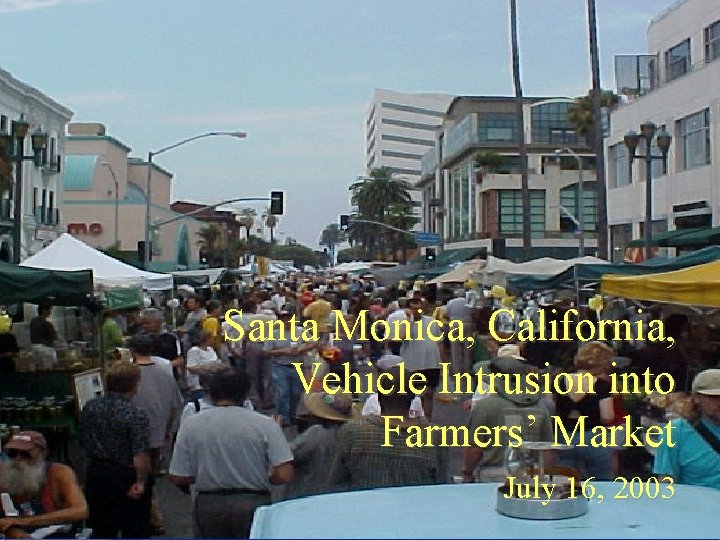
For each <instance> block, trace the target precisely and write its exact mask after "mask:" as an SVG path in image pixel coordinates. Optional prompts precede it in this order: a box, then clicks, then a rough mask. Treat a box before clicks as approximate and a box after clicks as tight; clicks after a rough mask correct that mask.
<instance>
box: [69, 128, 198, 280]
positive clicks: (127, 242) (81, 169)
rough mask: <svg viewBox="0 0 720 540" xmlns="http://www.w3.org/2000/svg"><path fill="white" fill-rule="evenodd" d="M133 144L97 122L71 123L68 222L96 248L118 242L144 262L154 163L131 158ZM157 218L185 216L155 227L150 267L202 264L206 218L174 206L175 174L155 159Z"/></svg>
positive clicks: (156, 220)
mask: <svg viewBox="0 0 720 540" xmlns="http://www.w3.org/2000/svg"><path fill="white" fill-rule="evenodd" d="M130 151H131V149H130V147H128V146H127V145H125V144H123V143H122V142H120V141H118V140H117V139H115V138H114V137H112V136H110V135H107V133H106V130H105V126H104V125H102V124H97V123H73V124H69V125H68V135H67V138H66V152H67V154H66V156H65V160H64V168H63V173H62V177H63V191H64V193H63V194H64V218H63V223H64V226H65V228H66V230H67V232H69V233H70V234H72V235H74V236H76V237H77V238H79V239H80V240H82V241H83V242H86V243H87V244H89V245H91V246H93V247H96V248H108V247H110V246H112V245H113V244H115V243H117V244H118V245H119V247H120V249H121V250H122V251H123V252H124V254H125V256H126V258H127V260H128V261H130V262H134V263H136V262H138V260H139V259H138V257H137V252H138V243H139V242H142V241H144V239H145V211H146V200H147V199H146V197H145V192H146V188H147V171H148V163H147V161H144V160H142V159H139V158H134V157H129V153H130ZM152 175H153V177H152V206H151V221H152V223H159V222H162V221H165V220H169V219H173V218H175V217H179V218H180V219H178V220H176V221H173V222H172V223H168V224H166V225H162V226H159V227H157V228H155V229H154V230H153V235H152V237H153V256H152V263H151V267H150V269H152V270H156V271H173V270H178V269H193V268H197V267H198V266H199V263H200V255H199V249H200V248H199V244H198V240H199V236H198V232H199V231H200V229H201V228H202V227H203V226H204V225H205V224H204V223H203V222H202V221H200V220H197V219H194V218H192V217H186V216H184V215H183V214H179V213H177V212H174V211H173V210H172V209H171V208H170V202H171V198H172V178H173V175H172V174H171V173H170V172H168V171H166V170H165V169H163V168H161V167H159V166H157V165H155V164H153V171H152Z"/></svg>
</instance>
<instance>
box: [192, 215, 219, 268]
mask: <svg viewBox="0 0 720 540" xmlns="http://www.w3.org/2000/svg"><path fill="white" fill-rule="evenodd" d="M197 234H198V236H199V237H200V240H199V241H198V243H199V244H201V245H202V247H203V251H204V252H205V254H206V256H207V258H208V259H209V260H208V263H209V265H210V266H213V265H214V264H216V263H217V262H218V259H219V258H220V254H221V253H222V245H221V244H222V238H223V231H222V229H221V228H220V226H219V225H217V224H215V223H211V224H210V225H208V226H207V227H203V228H202V229H200V230H199V231H198V233H197Z"/></svg>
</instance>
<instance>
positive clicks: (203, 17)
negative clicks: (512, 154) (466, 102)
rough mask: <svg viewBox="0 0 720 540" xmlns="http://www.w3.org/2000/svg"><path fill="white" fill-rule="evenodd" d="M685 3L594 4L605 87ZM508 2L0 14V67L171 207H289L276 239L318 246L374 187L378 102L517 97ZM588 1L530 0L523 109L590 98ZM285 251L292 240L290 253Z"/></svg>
mask: <svg viewBox="0 0 720 540" xmlns="http://www.w3.org/2000/svg"><path fill="white" fill-rule="evenodd" d="M672 3H673V0H652V1H650V0H597V4H598V22H599V35H600V39H599V42H600V48H601V57H602V80H603V85H604V86H605V87H607V88H612V87H613V86H614V77H613V57H614V55H615V54H629V53H642V52H645V50H646V41H645V36H646V29H647V24H648V22H649V20H650V19H651V17H653V16H654V15H656V14H657V13H659V12H660V11H661V10H663V9H664V8H666V7H667V6H669V5H671V4H672ZM507 4H508V2H507V0H301V1H299V0H277V1H276V0H203V1H201V2H199V1H197V0H0V24H1V25H2V32H0V45H1V46H2V51H3V54H2V57H1V58H2V60H0V66H1V67H2V68H4V69H6V70H8V71H10V72H11V73H12V74H13V75H14V76H15V77H17V78H18V79H20V80H22V81H23V82H26V83H28V84H30V85H32V86H35V87H37V88H39V89H40V90H42V91H43V92H45V93H46V94H48V95H49V96H51V97H52V98H54V99H56V100H57V101H59V102H60V103H62V104H63V105H66V106H67V107H69V108H70V109H71V110H73V111H74V113H75V116H74V118H73V120H74V121H98V122H102V123H104V124H105V125H106V126H107V130H108V134H110V135H113V136H114V137H116V138H118V139H120V140H121V141H122V142H124V143H125V144H127V145H128V146H130V147H132V149H133V152H132V155H136V156H141V157H142V156H147V152H148V150H157V149H159V148H162V147H165V146H168V145H170V144H172V143H174V142H176V141H178V140H180V139H183V138H186V137H189V136H192V135H195V134H199V133H203V132H206V131H213V130H244V131H247V132H248V138H247V139H244V140H237V139H220V138H208V139H204V140H201V141H198V142H195V143H192V144H191V145H187V146H184V147H182V148H178V149H176V150H172V151H170V152H168V153H166V154H163V155H161V156H158V157H157V158H156V161H157V163H158V164H159V165H161V166H162V167H164V168H166V169H168V170H170V171H172V172H173V173H174V174H175V181H174V196H175V198H178V199H191V200H200V201H207V202H217V201H220V200H224V199H230V198H235V197H244V196H247V197H262V196H267V194H269V192H270V190H271V189H282V190H284V191H285V192H286V215H285V216H284V217H283V218H281V220H280V224H279V226H278V231H279V232H280V236H279V239H280V240H282V239H283V238H285V237H288V236H291V237H293V238H296V239H298V240H299V241H301V242H303V243H305V244H308V245H311V246H316V245H317V241H318V238H319V235H320V232H321V230H322V229H323V227H324V226H325V225H326V224H328V223H333V222H337V220H338V215H339V214H341V213H344V212H346V211H347V210H348V208H349V198H348V186H349V185H350V183H352V182H353V181H354V179H355V178H356V177H357V176H358V175H362V174H365V173H366V171H365V170H364V166H365V165H364V163H365V159H364V151H365V146H364V136H365V133H364V117H365V114H366V111H367V107H368V104H369V102H370V100H371V97H372V93H373V90H374V89H375V88H387V89H391V90H397V91H401V92H438V93H445V94H462V95H512V91H513V88H512V80H511V74H510V70H509V66H510V61H509V33H508V12H507V9H508V8H507ZM585 9H586V8H585V2H584V0H519V1H518V10H519V23H520V53H521V62H522V74H523V75H522V79H523V86H524V92H525V94H526V95H566V96H570V97H575V96H578V95H581V94H584V93H585V92H586V91H587V89H588V88H589V86H590V68H589V61H588V47H587V25H586V18H585V13H586V12H585ZM283 234H284V235H285V236H283Z"/></svg>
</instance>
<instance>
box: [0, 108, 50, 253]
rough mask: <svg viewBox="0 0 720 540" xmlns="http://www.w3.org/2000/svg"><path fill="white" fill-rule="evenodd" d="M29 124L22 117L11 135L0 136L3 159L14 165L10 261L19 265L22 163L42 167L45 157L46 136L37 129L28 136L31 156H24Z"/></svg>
mask: <svg viewBox="0 0 720 540" xmlns="http://www.w3.org/2000/svg"><path fill="white" fill-rule="evenodd" d="M29 129H30V124H28V123H27V122H26V121H25V118H24V117H23V115H20V118H19V119H18V120H13V122H12V133H1V134H0V147H1V149H2V151H3V153H4V154H5V157H6V158H7V159H8V160H9V161H10V162H12V163H14V164H15V185H14V186H13V254H12V261H13V262H14V263H15V264H19V263H20V248H21V244H22V195H23V175H22V173H23V167H22V164H23V162H24V161H29V160H32V161H33V162H34V163H35V166H36V167H40V166H42V165H44V162H45V159H46V156H45V153H44V152H43V150H44V149H45V148H46V147H47V141H48V134H47V133H45V132H44V131H42V130H41V129H40V127H38V128H37V129H36V130H35V131H33V132H32V134H31V135H30V144H31V146H32V149H33V153H32V154H31V155H28V156H26V155H25V138H26V137H27V134H28V131H29Z"/></svg>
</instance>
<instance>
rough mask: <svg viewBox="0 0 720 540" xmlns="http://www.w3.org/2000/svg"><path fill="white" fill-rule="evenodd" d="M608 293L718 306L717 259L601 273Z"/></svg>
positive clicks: (719, 275) (719, 271) (719, 267)
mask: <svg viewBox="0 0 720 540" xmlns="http://www.w3.org/2000/svg"><path fill="white" fill-rule="evenodd" d="M601 291H602V293H603V294H607V295H610V296H619V297H621V298H632V299H635V300H650V301H654V302H667V303H672V304H684V305H691V306H708V307H720V261H715V262H710V263H707V264H699V265H697V266H691V267H690V268H683V269H682V270H676V271H674V272H663V273H660V274H646V275H644V276H620V275H612V274H607V275H604V276H602V281H601Z"/></svg>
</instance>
